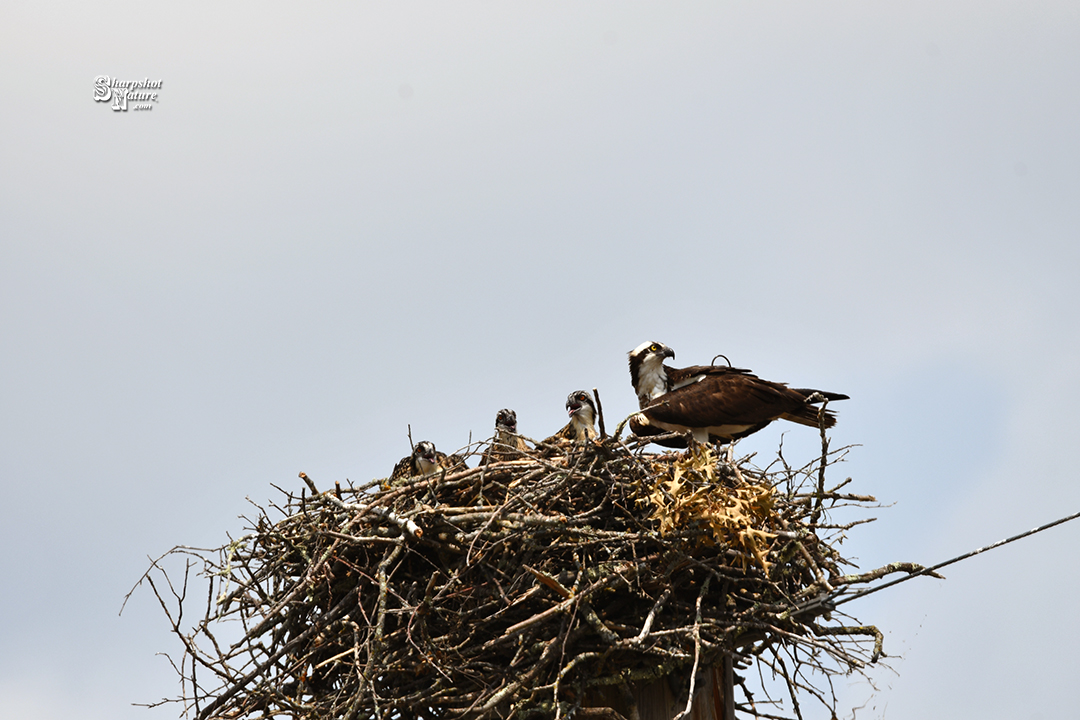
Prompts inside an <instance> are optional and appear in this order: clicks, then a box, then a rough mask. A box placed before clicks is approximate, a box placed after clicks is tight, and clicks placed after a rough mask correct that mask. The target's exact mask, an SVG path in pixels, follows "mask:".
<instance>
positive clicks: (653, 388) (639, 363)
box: [628, 341, 675, 408]
mask: <svg viewBox="0 0 1080 720" xmlns="http://www.w3.org/2000/svg"><path fill="white" fill-rule="evenodd" d="M628 357H629V358H630V382H631V384H633V386H634V392H635V393H637V396H638V404H639V405H640V406H641V407H643V408H644V407H645V406H646V405H647V404H648V403H649V402H651V401H652V400H653V399H654V398H656V397H659V396H660V395H663V394H664V393H666V392H667V391H668V390H669V388H668V379H667V371H665V370H664V360H665V359H666V358H672V359H675V351H674V350H672V349H671V348H669V347H668V346H667V345H665V344H664V343H662V342H656V341H652V342H643V343H641V344H640V345H638V346H637V347H636V348H634V349H633V350H631V351H630V352H629V353H628Z"/></svg>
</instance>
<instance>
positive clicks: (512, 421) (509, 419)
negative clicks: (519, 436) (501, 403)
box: [495, 408, 517, 433]
mask: <svg viewBox="0 0 1080 720" xmlns="http://www.w3.org/2000/svg"><path fill="white" fill-rule="evenodd" d="M495 430H496V431H499V430H503V431H505V432H512V433H516V432H517V413H516V412H514V411H513V410H511V409H510V408H503V409H502V410H500V411H499V412H498V413H496V414H495Z"/></svg>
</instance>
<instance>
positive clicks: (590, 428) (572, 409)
mask: <svg viewBox="0 0 1080 720" xmlns="http://www.w3.org/2000/svg"><path fill="white" fill-rule="evenodd" d="M566 414H567V415H569V416H570V422H568V423H567V424H566V425H565V426H564V427H563V428H562V429H561V430H559V432H557V433H555V434H554V435H552V436H551V437H549V438H548V439H547V440H545V441H544V445H554V446H556V447H558V448H561V449H563V450H565V449H566V448H569V447H570V446H571V445H573V444H575V443H582V444H583V443H585V442H586V441H587V440H595V439H596V437H597V432H596V403H594V402H593V399H592V395H591V394H590V393H588V392H586V391H585V390H575V391H574V392H572V393H570V395H568V396H567V398H566Z"/></svg>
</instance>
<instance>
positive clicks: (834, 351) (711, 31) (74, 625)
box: [0, 2, 1080, 720]
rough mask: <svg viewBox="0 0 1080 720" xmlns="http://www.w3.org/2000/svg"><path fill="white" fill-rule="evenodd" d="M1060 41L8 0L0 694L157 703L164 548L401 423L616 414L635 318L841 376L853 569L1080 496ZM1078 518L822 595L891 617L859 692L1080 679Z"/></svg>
mask: <svg viewBox="0 0 1080 720" xmlns="http://www.w3.org/2000/svg"><path fill="white" fill-rule="evenodd" d="M1078 48H1080V7H1078V6H1076V4H1075V3H1065V2H1030V3H1019V2H980V3H975V2H912V3H904V4H903V5H898V6H893V7H886V6H882V5H880V4H866V3H835V2H825V3H814V4H812V6H810V5H808V4H806V3H794V2H781V3H770V4H768V5H767V6H763V5H762V4H760V3H745V2H744V3H708V4H706V3H682V4H678V5H677V6H673V5H670V4H666V5H658V4H643V3H621V2H620V3H615V2H611V3H587V4H578V3H559V4H555V3H550V4H543V5H542V6H541V5H536V6H531V7H528V8H524V7H521V6H520V5H513V6H510V5H505V4H495V3H455V4H452V5H451V4H434V3H413V4H396V5H390V4H372V3H347V4H346V3H329V4H321V5H319V6H316V7H312V6H310V5H303V4H297V3H273V2H271V3H250V2H244V3H232V4H228V5H223V4H221V3H186V4H183V5H179V4H177V5H174V6H171V7H163V6H160V5H155V4H146V3H136V2H117V3H105V4H102V3H95V4H94V5H93V6H90V5H86V4H79V3H60V2H34V3H25V2H18V3H16V2H9V3H7V4H5V6H4V7H3V8H2V9H0V97H2V98H3V101H2V102H0V127H2V128H3V132H2V133H0V347H2V348H3V352H2V353H0V408H2V409H3V412H2V413H0V468H2V478H3V480H2V482H3V491H4V495H5V498H6V500H5V502H4V503H3V509H4V510H3V515H4V517H3V523H2V526H0V541H2V542H3V544H4V547H5V548H7V553H6V561H5V570H6V572H5V573H4V579H3V581H2V583H0V648H3V652H2V653H0V715H3V716H4V717H12V718H20V720H22V719H26V720H58V719H60V718H63V719H64V720H68V719H69V718H95V719H96V718H102V719H108V720H114V719H117V718H125V719H126V718H164V717H173V716H174V715H175V714H174V713H173V712H172V711H171V710H163V711H146V710H142V709H139V708H132V707H130V706H129V703H132V702H146V701H153V700H156V699H159V698H161V697H163V696H168V695H172V694H175V692H176V691H177V686H176V683H175V682H174V678H173V675H172V672H171V670H170V669H169V667H168V665H167V663H166V661H165V660H164V659H163V658H160V657H155V655H154V654H155V653H156V652H162V651H165V652H177V650H178V648H177V644H176V643H175V642H174V640H173V639H172V638H171V636H170V635H169V634H168V628H167V626H166V624H165V621H164V619H163V617H162V616H161V614H160V612H159V611H158V610H157V609H156V607H155V605H154V603H153V600H152V597H151V596H150V594H149V593H146V592H140V593H137V594H136V596H135V598H134V599H133V601H132V603H131V604H129V607H128V610H127V611H126V612H125V614H124V616H123V617H120V618H118V617H117V611H118V610H119V607H120V602H121V599H122V597H123V595H124V594H125V593H126V592H127V590H128V589H129V588H130V586H131V585H132V583H134V581H135V580H136V579H137V578H138V577H139V575H140V574H141V573H142V572H143V570H144V569H145V567H146V563H147V561H146V556H147V555H155V556H156V555H158V554H160V553H162V552H164V551H165V550H167V549H168V548H169V547H172V546H173V545H176V544H192V545H203V546H210V545H217V544H220V543H222V542H224V541H225V533H226V532H231V533H233V534H234V535H235V534H236V533H237V532H239V531H240V528H241V527H242V525H243V523H242V522H241V521H240V520H238V519H237V515H239V514H241V513H244V512H246V511H247V509H248V507H249V506H248V505H247V503H246V501H245V497H250V498H251V499H252V500H255V501H264V500H266V499H269V498H271V497H273V495H274V491H273V489H272V488H271V487H270V483H275V484H278V485H283V486H296V485H297V480H296V475H297V473H298V472H299V471H301V470H303V471H306V472H307V473H308V474H309V475H311V476H312V477H313V478H314V479H315V480H316V482H319V483H320V484H324V485H329V484H332V482H333V481H334V480H344V479H345V478H350V479H352V480H353V481H366V480H369V479H371V478H372V477H376V476H382V475H385V474H386V473H388V472H389V470H390V468H391V466H392V465H393V463H394V462H395V461H396V460H397V459H398V458H400V457H401V456H402V455H404V454H406V453H407V451H408V441H407V439H406V436H405V432H406V425H407V424H409V423H411V425H412V429H413V433H414V436H415V437H416V438H417V439H420V438H427V439H431V440H433V441H434V442H435V443H436V444H437V445H438V446H439V447H440V448H442V449H444V450H451V449H455V448H457V447H459V446H461V445H463V444H465V443H466V442H467V441H468V439H469V437H470V433H471V434H472V437H473V439H480V438H483V437H486V436H488V435H489V434H490V432H491V427H492V423H493V420H494V415H495V411H496V410H498V409H499V408H501V407H504V406H509V407H513V408H515V409H516V410H517V412H518V417H519V421H520V427H521V430H522V432H524V433H525V434H528V435H532V436H545V435H547V434H550V433H551V432H552V431H554V430H555V429H557V428H558V427H559V426H560V425H561V424H562V423H563V422H565V420H564V412H563V409H562V403H563V401H564V399H565V397H566V394H567V393H568V392H569V391H571V390H574V389H577V388H591V387H598V388H599V389H600V392H601V395H602V398H603V401H604V407H605V410H606V412H607V415H608V418H609V425H613V424H614V422H615V421H616V420H617V419H619V418H621V417H623V416H625V415H626V414H627V413H629V412H630V411H631V410H632V409H634V408H635V407H636V404H635V399H634V395H633V392H632V390H631V388H630V383H629V376H628V373H627V371H626V362H625V353H626V351H628V350H630V349H631V348H633V347H634V346H636V345H638V344H639V343H640V342H642V341H644V340H648V339H655V340H661V341H663V342H665V343H667V344H669V345H671V346H672V347H674V348H675V349H676V351H677V353H678V361H679V364H692V363H701V362H708V361H709V360H710V359H711V358H712V356H713V355H715V354H716V353H721V352H722V353H725V354H726V355H727V356H728V357H729V358H730V359H731V361H732V362H733V363H734V364H736V365H739V366H743V367H750V368H753V369H754V370H755V371H757V372H758V373H759V374H761V375H762V376H764V377H767V378H770V379H774V380H781V381H788V382H791V383H793V384H795V385H797V386H817V387H822V388H824V389H827V390H832V391H837V392H845V393H847V394H849V395H851V398H852V399H851V400H849V401H846V402H844V403H843V404H841V405H839V406H837V407H836V409H837V411H838V413H839V417H840V422H839V425H838V426H837V428H836V431H835V433H834V444H837V445H839V444H846V443H854V444H858V445H860V447H858V448H856V449H854V450H853V451H852V453H851V455H850V459H849V462H848V463H847V464H846V466H845V467H844V468H842V469H840V470H838V471H837V475H840V474H841V473H843V474H848V475H851V476H853V477H854V478H855V481H854V487H856V488H857V489H858V490H859V491H861V492H866V493H872V494H874V495H876V496H877V497H878V498H880V499H881V500H882V501H883V502H886V503H890V504H892V506H891V507H889V508H887V509H882V510H879V511H877V512H876V513H875V515H876V516H877V517H879V518H880V519H879V521H878V522H877V523H874V524H871V525H870V526H866V527H862V528H860V529H858V530H856V531H854V532H853V533H852V534H851V537H850V539H849V541H848V543H847V544H846V545H845V549H846V550H847V551H848V552H849V553H850V554H851V555H853V556H856V557H858V558H859V560H860V563H861V564H862V565H863V567H864V568H867V569H869V568H871V567H874V566H876V565H879V564H881V563H884V562H888V561H893V560H912V561H921V562H926V563H932V562H936V561H939V560H943V559H946V558H948V557H951V556H952V555H956V554H959V553H960V552H963V551H965V550H968V549H972V548H974V547H976V546H979V545H984V544H987V543H989V542H992V541H994V540H997V539H1000V538H1002V537H1005V536H1006V535H1010V534H1013V533H1015V532H1019V531H1021V530H1024V529H1027V528H1029V527H1032V526H1035V525H1038V524H1041V523H1043V522H1046V521H1048V520H1052V519H1054V518H1057V517H1060V516H1063V515H1067V514H1070V513H1072V512H1074V511H1076V510H1077V509H1080V488H1078V483H1077V479H1076V471H1075V461H1074V459H1073V457H1072V454H1071V451H1072V449H1073V448H1074V446H1075V437H1076V434H1077V429H1078V420H1077V414H1076V411H1075V408H1076V407H1077V405H1078V404H1080V391H1078V390H1077V386H1076V384H1075V383H1074V382H1073V371H1074V367H1075V358H1076V356H1077V352H1078V350H1080V348H1078V342H1077V341H1078V333H1077V329H1078V320H1080V317H1078V315H1080V310H1078V308H1080V290H1078V282H1077V280H1078V275H1080V242H1078V241H1080V134H1078V131H1077V128H1080V50H1078ZM101 74H106V75H110V76H114V77H119V78H122V79H140V78H144V77H149V78H151V79H153V80H158V79H160V80H162V81H163V86H162V88H161V90H160V97H159V102H158V103H157V104H156V105H155V106H154V108H153V110H152V111H150V112H135V111H130V110H129V111H128V112H126V113H117V112H113V111H111V110H110V109H109V107H108V104H106V103H95V102H94V100H93V79H94V77H95V76H97V75H101ZM784 429H785V428H783V427H770V428H769V429H767V430H765V431H763V432H761V433H759V434H758V435H757V436H755V437H754V438H751V439H750V440H748V441H747V442H745V443H743V444H742V445H741V446H740V447H741V448H743V449H745V450H746V451H748V452H749V451H752V450H756V451H758V452H760V453H771V452H774V451H775V447H776V444H777V442H778V440H779V438H780V433H781V432H782V431H783V430H784ZM788 430H790V431H789V432H788V433H787V435H786V436H785V444H786V447H788V448H789V452H791V453H802V454H803V456H805V457H810V456H811V454H812V453H813V452H814V445H815V441H816V438H815V437H814V433H813V432H809V433H807V432H806V431H805V429H803V428H788ZM1078 541H1080V523H1077V524H1076V527H1073V526H1069V525H1067V526H1064V527H1061V528H1057V529H1055V530H1052V531H1050V532H1048V533H1046V534H1044V535H1042V536H1039V537H1036V538H1033V539H1030V540H1027V541H1024V542H1023V543H1020V544H1018V545H1014V546H1010V547H1009V548H1006V549H1003V550H999V551H996V552H995V553H993V554H990V555H986V556H981V557H979V558H975V559H973V560H970V561H968V562H965V563H962V564H961V565H959V566H956V567H954V568H951V569H950V571H949V572H947V573H946V574H947V576H948V580H946V581H936V580H919V581H913V582H911V583H907V584H905V585H903V586H900V587H899V588H897V589H895V590H893V591H889V592H886V593H881V594H879V595H875V596H873V597H872V598H867V599H866V600H865V601H864V602H861V603H855V604H853V606H847V607H848V608H850V609H851V610H853V611H854V613H855V614H856V615H857V616H858V617H860V619H862V620H864V621H865V622H872V623H876V624H878V625H879V627H881V628H882V629H883V630H884V631H885V633H886V646H885V649H886V652H888V653H890V654H899V653H902V654H903V658H893V659H892V660H891V665H892V667H893V668H894V670H895V671H896V672H895V673H889V672H885V671H881V672H878V673H877V674H876V675H875V678H876V682H877V684H878V687H879V691H878V692H877V693H875V694H873V695H872V696H871V697H870V699H869V701H868V704H867V705H866V706H865V708H863V709H862V710H860V711H858V717H859V718H865V717H874V718H877V717H883V718H922V717H950V718H980V720H983V719H986V718H1008V719H1009V720H1013V719H1015V718H1038V717H1041V718H1051V717H1065V716H1068V715H1070V714H1072V713H1073V712H1074V707H1075V691H1074V689H1073V685H1074V682H1075V680H1074V678H1073V675H1074V674H1075V673H1074V669H1075V665H1076V663H1075V659H1074V658H1073V652H1072V646H1073V645H1075V644H1076V643H1077V641H1078V640H1080V619H1077V615H1076V612H1075V606H1076V601H1075V598H1076V596H1077V593H1078V591H1080V587H1078V585H1080V583H1078V582H1077V570H1078V569H1080V568H1078V561H1077V558H1076V553H1075V552H1074V548H1075V547H1076V546H1077V543H1078ZM845 692H846V691H845ZM860 692H861V689H856V691H854V692H853V693H852V694H851V695H850V697H851V698H852V699H851V701H850V702H849V705H850V704H851V703H856V704H859V703H862V702H863V698H862V695H860V694H859V693H860ZM845 697H847V696H846V695H845Z"/></svg>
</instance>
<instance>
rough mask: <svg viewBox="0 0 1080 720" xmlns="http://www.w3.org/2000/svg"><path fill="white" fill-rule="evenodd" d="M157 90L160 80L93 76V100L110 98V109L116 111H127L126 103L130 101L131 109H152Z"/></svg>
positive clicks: (107, 99)
mask: <svg viewBox="0 0 1080 720" xmlns="http://www.w3.org/2000/svg"><path fill="white" fill-rule="evenodd" d="M158 90H161V81H160V80H151V79H150V78H145V79H143V80H120V79H119V78H111V77H109V76H108V75H98V76H97V77H96V78H94V100H95V101H97V102H109V101H110V100H112V109H113V110H114V111H116V112H127V111H128V103H131V109H132V110H153V109H154V103H156V102H157V101H158V92H157V91H158Z"/></svg>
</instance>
